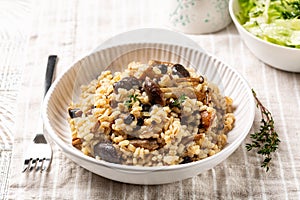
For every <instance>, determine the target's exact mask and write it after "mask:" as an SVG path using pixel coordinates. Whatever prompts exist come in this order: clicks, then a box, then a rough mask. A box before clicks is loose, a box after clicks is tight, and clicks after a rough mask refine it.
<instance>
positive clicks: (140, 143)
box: [129, 140, 159, 151]
mask: <svg viewBox="0 0 300 200" xmlns="http://www.w3.org/2000/svg"><path fill="white" fill-rule="evenodd" d="M129 143H130V144H132V145H133V146H135V147H140V148H144V149H149V150H150V151H153V150H156V149H158V147H159V145H158V143H157V141H156V140H130V141H129Z"/></svg>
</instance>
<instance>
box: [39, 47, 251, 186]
mask: <svg viewBox="0 0 300 200" xmlns="http://www.w3.org/2000/svg"><path fill="white" fill-rule="evenodd" d="M150 59H157V60H164V61H170V62H174V63H181V64H183V65H186V66H192V67H195V68H196V70H197V72H198V73H200V74H203V75H205V76H207V78H208V80H210V81H211V82H214V83H215V84H217V85H218V86H219V87H220V89H221V91H222V92H223V93H224V94H225V95H228V96H230V97H232V98H233V100H234V106H236V110H235V112H234V114H235V117H236V122H235V127H234V129H233V130H232V131H231V132H229V134H228V145H227V146H226V147H225V148H224V149H223V150H222V151H221V152H220V153H217V154H216V155H213V156H211V157H208V158H206V159H203V160H200V161H197V162H192V163H187V164H181V165H174V166H163V167H140V166H126V165H120V164H114V163H108V162H106V161H102V160H96V159H94V158H91V157H88V156H86V155H84V154H83V153H82V152H80V151H79V150H77V149H76V148H74V147H73V146H72V144H71V140H72V137H71V131H70V128H69V125H68V122H67V117H68V112H67V109H68V106H69V103H70V102H71V101H73V100H74V98H76V97H77V96H78V94H79V92H80V90H79V86H80V85H81V84H87V83H89V82H90V81H91V80H93V79H95V78H96V77H97V76H98V75H99V74H100V73H101V71H103V70H104V69H105V68H106V67H107V66H111V68H110V70H112V71H114V70H118V71H120V70H123V69H122V68H123V67H122V66H127V64H128V63H129V62H131V61H141V62H147V61H148V60H150ZM254 111H255V104H254V99H253V96H252V93H251V90H250V88H249V86H248V84H247V82H246V81H245V79H244V78H243V77H242V76H241V75H240V74H239V73H238V72H237V71H235V70H234V69H232V68H230V67H229V66H227V65H226V64H224V63H222V62H221V61H219V60H218V59H216V58H214V57H213V56H210V55H208V54H206V53H204V52H202V51H199V50H197V49H192V48H189V47H181V46H176V45H168V44H127V45H120V46H115V47H111V48H107V49H102V50H100V51H98V52H95V53H93V54H91V55H88V56H86V57H84V58H82V59H81V60H79V61H77V62H75V63H74V64H73V65H72V66H71V67H70V68H69V69H68V70H67V71H66V72H65V73H64V74H62V75H61V76H60V77H59V78H58V79H57V80H56V81H55V82H54V83H53V85H52V87H51V88H50V90H49V92H48V94H47V95H46V97H45V102H44V105H43V120H44V124H45V128H46V129H47V132H48V134H49V136H50V138H52V140H53V141H54V142H55V143H56V144H57V145H58V146H59V147H60V148H61V149H62V150H63V152H64V153H65V154H66V155H67V156H68V157H69V158H70V159H72V160H73V161H74V162H76V163H77V164H79V165H80V166H82V167H84V168H86V169H87V170H90V171H92V172H94V173H96V174H98V175H100V176H103V177H106V178H109V179H112V180H116V181H120V182H126V183H133V184H163V183H170V182H174V181H179V180H182V179H186V178H190V177H193V176H196V175H197V174H199V173H201V172H203V171H205V170H208V169H211V168H213V167H214V166H216V165H217V164H219V163H220V162H222V161H224V160H225V159H226V158H227V157H228V156H229V155H230V154H232V153H233V152H234V151H235V150H236V149H237V147H238V146H239V145H240V144H241V142H242V141H243V140H244V138H245V137H246V135H247V134H248V132H249V130H250V128H251V126H252V123H253V119H254Z"/></svg>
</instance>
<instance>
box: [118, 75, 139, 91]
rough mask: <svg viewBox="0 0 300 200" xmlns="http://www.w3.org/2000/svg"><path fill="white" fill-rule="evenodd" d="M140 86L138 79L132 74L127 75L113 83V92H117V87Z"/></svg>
mask: <svg viewBox="0 0 300 200" xmlns="http://www.w3.org/2000/svg"><path fill="white" fill-rule="evenodd" d="M140 86H141V82H140V80H139V79H137V78H135V77H134V76H129V77H125V78H123V79H121V80H120V81H118V82H116V83H115V84H114V92H115V93H118V89H119V88H124V89H126V90H130V89H131V88H134V87H136V88H139V87H140Z"/></svg>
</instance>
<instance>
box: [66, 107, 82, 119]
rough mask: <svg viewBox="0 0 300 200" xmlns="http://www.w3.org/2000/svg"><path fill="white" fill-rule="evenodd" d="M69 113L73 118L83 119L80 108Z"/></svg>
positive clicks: (70, 110)
mask: <svg viewBox="0 0 300 200" xmlns="http://www.w3.org/2000/svg"><path fill="white" fill-rule="evenodd" d="M68 112H69V115H70V117H71V118H77V117H81V116H82V113H83V112H82V110H80V109H79V108H69V109H68Z"/></svg>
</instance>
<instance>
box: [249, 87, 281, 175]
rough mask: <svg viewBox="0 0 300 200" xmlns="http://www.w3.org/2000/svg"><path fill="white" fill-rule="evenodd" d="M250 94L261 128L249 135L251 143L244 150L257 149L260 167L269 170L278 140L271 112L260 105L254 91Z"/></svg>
mask: <svg viewBox="0 0 300 200" xmlns="http://www.w3.org/2000/svg"><path fill="white" fill-rule="evenodd" d="M252 94H253V96H254V99H255V101H256V106H257V108H258V109H259V110H260V112H261V118H262V119H261V126H260V129H259V131H258V132H255V133H252V134H250V138H251V139H252V142H251V143H247V144H246V149H247V150H248V151H251V150H252V149H257V153H258V154H260V155H262V156H263V157H264V160H263V162H262V164H261V167H263V168H265V169H266V172H267V171H269V169H270V161H271V159H272V158H271V154H272V153H274V152H275V151H276V150H277V149H278V145H279V143H280V139H279V137H278V134H277V132H276V130H275V127H274V119H273V117H272V114H271V112H270V111H269V110H268V109H267V108H266V107H265V106H264V105H263V104H262V103H261V101H260V100H259V99H258V97H257V95H256V93H255V91H254V90H253V89H252Z"/></svg>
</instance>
